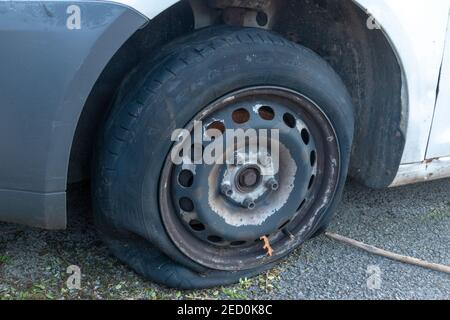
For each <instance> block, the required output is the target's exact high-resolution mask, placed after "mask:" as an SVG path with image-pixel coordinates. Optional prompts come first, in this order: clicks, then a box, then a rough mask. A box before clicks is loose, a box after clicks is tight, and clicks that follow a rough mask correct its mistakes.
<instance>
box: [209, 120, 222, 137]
mask: <svg viewBox="0 0 450 320" xmlns="http://www.w3.org/2000/svg"><path fill="white" fill-rule="evenodd" d="M225 130H226V128H225V124H224V123H223V122H222V121H214V122H213V123H211V124H209V125H208V126H207V127H206V134H207V135H208V137H210V138H217V137H219V136H220V135H223V134H224V133H225ZM219 132H220V134H218V133H219Z"/></svg>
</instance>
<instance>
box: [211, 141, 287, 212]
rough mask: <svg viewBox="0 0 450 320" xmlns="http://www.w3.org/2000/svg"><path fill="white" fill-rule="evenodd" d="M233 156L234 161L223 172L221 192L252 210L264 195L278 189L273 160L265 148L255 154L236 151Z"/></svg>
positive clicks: (232, 200)
mask: <svg viewBox="0 0 450 320" xmlns="http://www.w3.org/2000/svg"><path fill="white" fill-rule="evenodd" d="M234 158H235V163H233V164H231V165H228V166H227V169H226V171H225V173H224V176H223V179H222V182H221V185H220V189H221V193H222V195H223V196H224V197H225V198H226V199H228V200H229V201H231V202H232V203H234V204H236V205H239V206H240V207H243V208H245V209H249V210H253V209H255V207H256V202H257V201H258V200H260V199H261V198H262V197H264V195H266V194H268V193H269V192H273V191H277V190H278V187H279V184H278V181H277V179H276V173H275V170H274V167H273V163H274V162H273V161H272V158H271V156H270V155H269V153H268V152H267V150H263V151H260V152H258V153H255V154H252V153H250V154H249V153H246V152H245V151H238V152H236V154H235V157H234Z"/></svg>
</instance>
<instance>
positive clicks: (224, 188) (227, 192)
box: [221, 183, 233, 197]
mask: <svg viewBox="0 0 450 320" xmlns="http://www.w3.org/2000/svg"><path fill="white" fill-rule="evenodd" d="M221 191H222V194H223V195H225V196H227V197H231V196H232V195H233V189H231V186H230V185H229V184H228V183H226V184H223V185H222V188H221Z"/></svg>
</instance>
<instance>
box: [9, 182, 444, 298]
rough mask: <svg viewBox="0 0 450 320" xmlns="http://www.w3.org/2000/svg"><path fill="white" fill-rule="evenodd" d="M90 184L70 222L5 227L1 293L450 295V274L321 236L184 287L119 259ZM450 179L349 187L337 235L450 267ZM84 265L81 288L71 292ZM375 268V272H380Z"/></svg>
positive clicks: (75, 200)
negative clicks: (270, 259)
mask: <svg viewBox="0 0 450 320" xmlns="http://www.w3.org/2000/svg"><path fill="white" fill-rule="evenodd" d="M86 192H87V191H86V188H80V187H78V188H75V190H73V191H71V193H70V195H69V206H70V207H71V210H70V212H69V228H68V230H66V231H58V232H50V231H43V230H37V229H32V228H28V227H23V226H16V225H11V224H5V223H3V224H0V299H17V298H19V299H183V298H186V299H205V298H208V299H257V298H260V299H450V275H448V274H443V273H438V272H434V271H429V270H426V269H422V268H419V267H415V266H410V265H405V264H401V263H399V262H394V261H390V260H388V259H385V258H382V257H378V256H374V255H371V254H369V253H365V252H363V251H361V250H358V249H356V248H353V247H349V246H347V245H344V244H341V243H338V242H335V241H333V240H330V239H328V238H327V237H325V236H320V237H318V238H316V239H313V240H311V241H309V242H308V243H306V244H305V245H304V246H303V247H302V248H301V249H299V250H298V251H297V252H296V253H294V254H293V255H292V256H290V257H289V258H288V259H287V260H286V261H284V262H282V263H281V264H280V265H279V266H278V267H277V268H275V269H274V270H271V271H270V272H267V273H265V274H263V275H261V276H260V277H258V278H255V279H243V280H242V281H241V283H240V284H237V285H235V286H231V287H225V288H214V289H210V290H197V291H177V290H170V289H167V288H163V287H160V286H158V285H156V284H154V283H150V282H148V281H145V280H144V279H143V278H141V277H140V276H138V275H136V274H135V273H134V272H133V271H131V270H130V269H128V268H127V267H126V266H124V265H123V264H121V263H120V262H118V261H117V260H116V259H115V258H114V257H112V256H111V255H110V254H109V252H108V250H107V248H106V247H105V246H104V245H103V244H102V243H101V241H100V240H99V239H98V237H97V235H96V233H95V230H94V228H93V227H92V216H91V210H90V206H89V203H88V202H87V201H84V200H83V199H85V196H86ZM449 193H450V180H442V181H437V182H431V183H427V184H420V185H413V186H407V187H402V188H396V189H388V190H381V191H374V190H370V189H367V188H364V187H362V186H360V185H358V184H356V183H352V182H351V183H348V185H347V188H346V192H345V195H344V199H343V202H342V205H341V206H340V208H339V210H338V212H337V215H336V217H335V219H334V221H333V223H332V225H331V226H330V231H332V232H336V233H338V234H341V235H344V236H348V237H351V238H353V239H356V240H359V241H363V242H365V243H367V244H372V245H375V246H378V247H380V248H384V249H387V250H391V251H394V252H397V253H401V254H406V255H411V256H414V257H417V258H420V259H425V260H427V261H429V262H435V263H441V264H446V265H450V197H449ZM70 265H77V266H79V267H80V269H81V272H82V277H81V289H80V290H76V289H68V288H67V286H66V280H67V278H68V276H69V274H67V273H66V269H67V267H68V266H70ZM374 272H375V273H374Z"/></svg>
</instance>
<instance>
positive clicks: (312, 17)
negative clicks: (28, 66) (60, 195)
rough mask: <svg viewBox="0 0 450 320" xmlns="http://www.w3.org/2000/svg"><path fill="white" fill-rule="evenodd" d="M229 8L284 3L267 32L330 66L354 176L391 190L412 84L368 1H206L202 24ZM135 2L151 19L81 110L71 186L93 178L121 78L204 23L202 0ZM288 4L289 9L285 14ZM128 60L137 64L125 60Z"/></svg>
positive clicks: (119, 54)
mask: <svg viewBox="0 0 450 320" xmlns="http://www.w3.org/2000/svg"><path fill="white" fill-rule="evenodd" d="M120 2H121V3H124V4H131V2H129V1H120ZM127 2H129V3H127ZM227 2H228V3H232V4H233V5H235V2H240V3H246V2H247V3H265V2H267V3H276V4H277V5H278V4H280V6H276V8H277V11H276V14H274V22H273V24H271V27H270V28H271V29H273V30H274V31H276V32H278V33H281V34H282V35H284V36H285V37H287V38H289V39H291V40H293V41H296V42H298V43H300V44H302V45H304V46H306V47H309V48H310V49H312V50H314V51H315V52H316V53H318V54H319V55H321V56H322V57H323V58H324V59H325V60H327V61H328V62H329V63H330V64H331V66H332V67H333V68H334V69H335V70H336V71H337V73H338V74H339V75H340V76H341V78H342V79H343V80H344V82H345V84H346V85H347V87H348V89H349V91H350V94H351V96H352V98H353V103H354V105H355V109H356V110H355V112H356V118H357V128H356V134H355V144H354V147H353V151H352V160H351V168H350V175H351V176H352V177H354V178H356V179H357V180H359V181H360V182H361V183H363V184H365V185H367V186H370V187H377V188H382V187H387V186H389V185H390V184H391V183H392V181H393V180H394V178H395V175H396V173H397V171H398V168H399V165H400V162H401V159H402V155H403V151H404V147H405V142H406V129H407V119H408V112H409V110H408V97H407V90H406V88H407V82H406V77H405V73H404V70H403V65H402V61H401V58H400V56H399V54H398V53H397V50H396V48H395V46H394V45H393V42H392V41H391V40H390V38H389V36H388V34H387V32H386V31H385V30H384V29H383V25H381V28H380V29H377V28H375V29H369V28H367V21H368V19H369V18H370V17H371V16H370V14H369V13H368V12H367V10H366V9H365V8H366V7H365V4H366V2H367V1H365V0H353V1H352V0H345V1H330V0H314V1H291V0H267V1H264V0H262V1H251V0H248V1H236V0H216V1H209V5H210V6H211V3H213V4H212V6H216V8H215V9H214V10H213V14H212V15H213V17H212V18H211V16H209V17H207V19H202V21H203V22H202V23H203V24H205V21H207V22H206V24H211V23H216V22H217V21H218V20H217V19H219V20H220V19H222V18H220V17H219V18H217V14H218V13H217V11H218V10H219V11H220V10H223V7H226V3H227ZM132 3H133V7H134V8H135V9H137V10H138V11H140V12H141V13H143V14H144V15H146V16H147V17H148V18H150V19H152V20H151V21H150V22H149V24H148V25H147V26H146V27H145V28H144V29H142V30H140V31H138V32H137V33H136V34H135V35H134V36H132V37H131V38H130V39H129V40H128V41H127V43H125V44H124V46H122V48H121V49H120V50H119V51H118V52H117V53H116V55H115V56H114V57H113V58H112V60H111V61H110V63H109V64H108V66H107V67H106V68H105V70H104V72H103V73H102V75H101V76H100V77H99V79H98V80H97V83H96V85H95V87H94V88H93V90H92V92H91V94H90V97H89V99H88V100H87V102H86V104H85V105H84V108H83V112H82V114H81V117H80V120H79V122H78V127H77V131H76V134H75V136H74V141H73V146H72V152H71V160H70V166H69V172H68V177H69V179H68V181H69V182H76V181H79V180H81V179H83V178H86V177H87V176H88V175H89V173H90V169H89V165H90V154H91V150H92V143H91V142H92V137H93V136H95V135H97V134H98V132H97V130H98V127H99V126H98V123H99V121H101V118H102V117H103V116H104V114H106V113H107V110H108V107H109V105H110V103H111V99H109V98H108V99H105V97H111V96H113V93H114V92H115V91H116V89H117V88H118V86H119V85H120V83H121V80H122V79H123V78H124V77H125V76H126V74H127V73H128V72H129V70H130V69H132V68H133V67H135V66H136V65H137V64H138V63H139V61H140V59H143V57H144V56H147V55H148V54H152V53H153V52H154V51H155V50H156V49H157V48H158V46H160V45H162V44H164V43H166V42H168V41H170V40H172V39H174V38H176V37H178V36H181V35H183V34H184V33H187V32H189V31H191V30H193V29H194V27H195V24H196V23H197V22H198V21H196V19H198V17H199V16H200V17H202V16H203V18H204V17H205V16H204V15H205V11H202V12H200V14H199V13H198V12H197V10H198V4H199V3H200V10H204V9H205V6H202V0H193V1H192V3H191V4H192V6H191V5H190V4H189V3H188V1H187V0H184V1H177V0H171V1H158V2H157V5H156V6H153V5H148V2H147V1H132ZM214 3H215V4H214ZM383 3H384V1H383ZM196 5H197V7H196ZM246 6H247V5H246ZM285 6H287V9H285V10H283V9H282V8H283V7H284V8H286V7H285ZM192 8H194V10H193V9H192ZM375 18H376V17H375ZM202 26H204V25H202ZM324 30H326V31H325V32H324ZM158 32H159V33H160V34H159V35H158ZM150 35H151V36H150ZM142 44H143V45H142ZM130 56H131V57H132V61H127V60H128V59H129V58H130ZM108 86H109V87H108Z"/></svg>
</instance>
